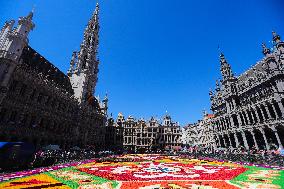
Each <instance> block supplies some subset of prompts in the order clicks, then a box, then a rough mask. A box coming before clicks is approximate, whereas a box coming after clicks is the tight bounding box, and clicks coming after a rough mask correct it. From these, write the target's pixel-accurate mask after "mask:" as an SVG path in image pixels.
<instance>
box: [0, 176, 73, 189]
mask: <svg viewBox="0 0 284 189" xmlns="http://www.w3.org/2000/svg"><path fill="white" fill-rule="evenodd" d="M0 188H3V189H4V188H5V189H24V188H54V189H55V188H57V189H68V188H69V187H68V186H66V185H64V184H63V183H61V182H58V181H57V180H55V179H53V178H52V177H50V176H48V175H46V174H38V175H32V176H27V177H23V178H21V179H13V180H11V181H9V182H5V183H0Z"/></svg>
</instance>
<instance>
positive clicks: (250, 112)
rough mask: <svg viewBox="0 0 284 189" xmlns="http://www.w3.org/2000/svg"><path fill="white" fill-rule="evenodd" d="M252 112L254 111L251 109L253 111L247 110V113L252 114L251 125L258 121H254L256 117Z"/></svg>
mask: <svg viewBox="0 0 284 189" xmlns="http://www.w3.org/2000/svg"><path fill="white" fill-rule="evenodd" d="M252 111H253V109H252V108H251V109H249V110H247V112H248V113H249V114H250V117H251V119H252V122H251V124H254V123H255V122H256V121H255V119H254V116H253V113H252Z"/></svg>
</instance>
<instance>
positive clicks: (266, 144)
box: [259, 128, 269, 150]
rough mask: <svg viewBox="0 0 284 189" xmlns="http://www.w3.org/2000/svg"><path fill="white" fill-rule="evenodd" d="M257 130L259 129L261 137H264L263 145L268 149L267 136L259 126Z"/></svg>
mask: <svg viewBox="0 0 284 189" xmlns="http://www.w3.org/2000/svg"><path fill="white" fill-rule="evenodd" d="M259 130H260V132H261V134H262V136H263V139H264V142H265V147H266V149H267V150H269V145H268V142H267V138H266V136H265V132H264V130H263V129H262V128H260V129H259Z"/></svg>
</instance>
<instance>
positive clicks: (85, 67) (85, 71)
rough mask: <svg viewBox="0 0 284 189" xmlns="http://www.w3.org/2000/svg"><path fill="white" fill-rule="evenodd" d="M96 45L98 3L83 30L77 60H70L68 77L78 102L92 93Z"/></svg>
mask: <svg viewBox="0 0 284 189" xmlns="http://www.w3.org/2000/svg"><path fill="white" fill-rule="evenodd" d="M98 45H99V5H98V4H97V5H96V9H95V11H94V12H93V14H92V17H91V19H90V20H89V21H88V24H87V26H86V28H85V31H84V37H83V41H82V43H81V45H80V51H79V52H78V54H77V61H75V63H74V61H72V60H73V59H74V56H73V57H72V60H71V62H70V69H69V70H70V71H68V73H69V77H70V80H71V83H72V87H73V89H74V93H75V94H74V95H75V97H76V98H77V99H78V100H79V102H84V101H86V96H88V95H94V93H95V87H96V84H97V80H98V77H97V75H98V72H99V69H98V64H99V60H98Z"/></svg>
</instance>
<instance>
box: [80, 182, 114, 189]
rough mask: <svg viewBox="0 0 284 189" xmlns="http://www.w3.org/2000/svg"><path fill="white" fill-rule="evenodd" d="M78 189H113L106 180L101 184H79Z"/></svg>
mask: <svg viewBox="0 0 284 189" xmlns="http://www.w3.org/2000/svg"><path fill="white" fill-rule="evenodd" d="M78 189H113V187H112V185H111V183H110V182H106V183H103V184H87V185H82V186H79V188H78Z"/></svg>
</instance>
